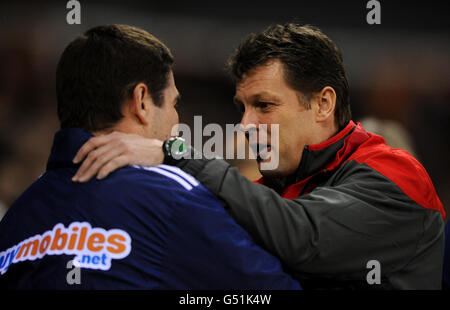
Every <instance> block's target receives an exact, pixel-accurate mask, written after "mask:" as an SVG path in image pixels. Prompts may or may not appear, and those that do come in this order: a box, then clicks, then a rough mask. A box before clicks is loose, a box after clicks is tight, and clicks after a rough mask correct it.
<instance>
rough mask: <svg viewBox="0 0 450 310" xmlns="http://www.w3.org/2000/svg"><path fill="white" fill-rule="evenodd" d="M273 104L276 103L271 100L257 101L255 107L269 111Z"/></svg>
mask: <svg viewBox="0 0 450 310" xmlns="http://www.w3.org/2000/svg"><path fill="white" fill-rule="evenodd" d="M273 105H274V104H273V103H271V102H264V101H258V102H256V103H255V107H257V108H258V109H260V110H261V111H263V112H265V111H267V110H268V109H269V108H270V107H271V106H273Z"/></svg>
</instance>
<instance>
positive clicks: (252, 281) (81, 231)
mask: <svg viewBox="0 0 450 310" xmlns="http://www.w3.org/2000/svg"><path fill="white" fill-rule="evenodd" d="M90 137H92V135H91V134H90V133H88V132H86V131H84V130H81V129H63V130H61V131H59V132H58V133H57V134H56V135H55V140H54V144H53V147H52V151H51V155H50V159H49V161H48V165H47V171H46V172H45V173H44V174H43V175H42V176H41V177H40V178H39V179H38V180H37V181H35V182H34V183H33V184H32V185H31V186H30V187H29V188H28V189H27V190H26V191H25V192H24V193H23V194H22V195H21V196H20V197H19V199H18V200H17V201H16V202H15V203H14V204H13V205H12V206H11V208H10V210H9V211H8V213H7V214H6V215H5V217H4V218H3V220H2V221H1V222H0V251H1V253H0V287H1V288H5V287H6V288H20V289H22V288H23V289H28V288H31V289H33V288H44V289H47V288H49V289H53V288H55V289H91V288H93V289H300V285H299V284H298V282H296V281H295V280H294V279H293V278H292V277H291V276H289V275H287V274H285V273H284V272H283V269H282V266H281V264H280V262H279V261H278V260H277V259H276V258H275V257H273V256H272V255H271V254H269V253H268V252H266V251H264V250H263V249H261V248H260V247H259V246H257V245H255V244H254V242H253V241H252V239H251V237H250V236H249V235H248V234H247V232H245V231H244V230H243V229H242V228H241V227H240V226H239V225H237V224H236V222H235V221H234V220H233V219H232V218H231V217H230V216H229V215H228V214H227V213H226V211H224V208H223V207H222V205H221V204H220V203H219V201H218V200H217V199H216V197H214V196H213V195H212V194H211V192H210V191H209V190H207V189H206V188H205V187H203V186H202V185H200V184H199V183H198V182H197V181H196V180H195V179H194V178H193V177H192V176H190V175H188V174H187V173H185V172H183V171H181V170H180V169H178V168H176V167H170V166H165V165H161V166H158V167H153V168H147V167H138V166H133V167H125V168H122V169H119V170H117V171H115V172H113V173H112V174H111V175H110V176H109V177H108V178H106V179H104V180H101V181H99V180H96V179H93V180H91V181H89V182H88V183H84V184H80V183H73V182H72V181H71V178H72V177H73V175H74V174H75V172H76V170H77V168H78V166H77V165H74V164H72V159H73V157H74V156H75V154H76V152H77V151H78V149H79V148H80V147H81V146H82V145H83V143H84V142H86V141H87V140H88V139H89V138H90ZM72 260H73V266H71V265H70V263H69V261H72ZM75 267H81V268H80V269H79V270H80V273H79V278H78V279H79V281H78V280H76V279H77V276H76V273H75V271H76V270H77V269H73V268H75ZM68 278H70V279H72V281H68V280H67V279H68ZM70 279H69V280H70ZM76 281H78V282H81V284H69V282H70V283H73V282H75V283H76Z"/></svg>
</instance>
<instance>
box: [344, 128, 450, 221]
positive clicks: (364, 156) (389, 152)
mask: <svg viewBox="0 0 450 310" xmlns="http://www.w3.org/2000/svg"><path fill="white" fill-rule="evenodd" d="M369 135H370V139H368V140H367V141H366V142H365V143H363V144H362V145H361V146H360V147H359V148H358V150H357V151H356V152H355V153H354V154H353V155H352V156H351V158H350V159H353V160H355V161H356V162H357V163H358V164H365V165H367V166H368V167H370V168H371V169H373V170H375V171H376V172H378V173H380V174H381V175H383V176H384V177H385V178H386V179H387V180H388V181H390V182H392V183H394V184H395V185H397V187H399V188H400V189H401V190H402V191H403V192H404V193H405V194H406V195H407V196H408V197H410V198H411V199H412V200H414V201H415V202H416V203H418V204H419V205H421V206H424V207H426V208H429V209H435V210H439V211H441V213H442V210H443V207H442V203H441V202H440V200H439V198H438V197H437V194H436V191H435V189H434V186H433V183H432V181H431V179H430V177H429V175H428V173H427V171H426V170H425V168H424V167H423V166H422V164H421V163H420V162H419V161H418V160H417V159H416V158H414V156H412V155H411V154H410V153H408V152H407V151H405V150H401V149H397V148H392V147H390V146H388V145H386V143H385V141H384V139H383V138H382V137H381V136H378V135H375V134H369Z"/></svg>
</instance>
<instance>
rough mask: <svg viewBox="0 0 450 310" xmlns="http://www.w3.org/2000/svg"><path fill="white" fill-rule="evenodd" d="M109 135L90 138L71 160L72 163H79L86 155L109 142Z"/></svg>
mask: <svg viewBox="0 0 450 310" xmlns="http://www.w3.org/2000/svg"><path fill="white" fill-rule="evenodd" d="M110 136H111V135H106V136H97V137H93V138H90V139H89V140H88V141H87V142H86V143H85V144H84V145H83V146H82V147H81V148H80V149H79V150H78V152H77V154H76V155H75V157H74V158H73V160H72V161H73V163H74V164H78V163H79V162H81V161H82V160H83V159H84V158H85V157H86V155H88V154H90V152H91V151H93V150H95V149H96V148H99V147H100V146H102V145H104V144H106V143H107V142H108V141H109V140H110Z"/></svg>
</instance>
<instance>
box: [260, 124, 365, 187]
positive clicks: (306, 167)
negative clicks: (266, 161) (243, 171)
mask: <svg viewBox="0 0 450 310" xmlns="http://www.w3.org/2000/svg"><path fill="white" fill-rule="evenodd" d="M367 139H369V135H368V134H367V132H366V131H365V130H364V128H363V127H362V125H361V124H360V123H355V122H353V121H349V123H348V124H347V125H346V126H345V127H344V128H343V129H342V130H341V131H339V132H338V133H337V134H335V135H334V136H333V137H331V138H329V139H328V140H326V141H324V142H322V143H319V144H310V145H306V146H305V147H304V149H303V153H302V159H301V161H300V164H299V166H298V168H297V170H296V172H295V173H294V174H292V175H290V176H287V177H284V178H276V179H269V178H264V177H263V178H261V179H260V180H258V181H257V182H258V183H261V184H265V185H268V186H270V187H273V188H274V189H279V190H282V189H284V188H286V187H287V186H289V185H292V184H295V183H298V182H302V181H303V180H305V179H307V178H309V177H311V176H313V175H315V174H317V173H318V172H321V171H331V170H334V169H336V168H337V167H339V166H340V165H341V164H342V163H343V162H345V160H346V159H348V157H350V155H351V154H353V153H354V152H355V150H356V149H357V148H358V147H359V146H360V145H361V144H362V143H363V142H365V141H366V140H367Z"/></svg>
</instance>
